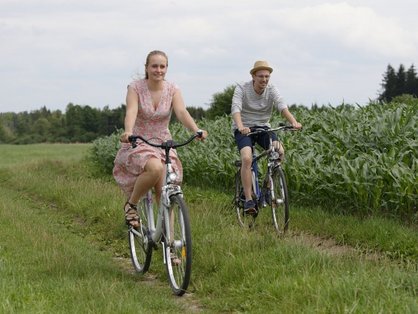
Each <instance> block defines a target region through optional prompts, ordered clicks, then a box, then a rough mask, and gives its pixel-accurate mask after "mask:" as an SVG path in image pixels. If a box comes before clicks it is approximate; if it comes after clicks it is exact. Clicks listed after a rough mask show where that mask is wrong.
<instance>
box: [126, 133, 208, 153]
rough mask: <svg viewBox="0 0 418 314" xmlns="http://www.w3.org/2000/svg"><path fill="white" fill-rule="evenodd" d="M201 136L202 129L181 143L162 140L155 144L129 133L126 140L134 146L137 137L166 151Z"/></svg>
mask: <svg viewBox="0 0 418 314" xmlns="http://www.w3.org/2000/svg"><path fill="white" fill-rule="evenodd" d="M202 136H203V131H201V130H199V131H197V132H196V133H195V134H193V135H192V136H191V137H190V138H189V139H188V140H186V141H185V142H183V143H177V142H175V141H174V140H167V141H164V142H162V143H160V144H156V143H152V142H150V141H149V139H145V138H143V137H142V136H141V135H130V136H129V137H128V140H129V142H130V143H131V145H132V148H135V147H136V146H137V145H138V144H137V142H136V141H137V140H138V139H139V140H142V141H144V142H145V143H147V144H148V145H151V146H153V147H159V148H163V149H164V150H166V151H167V150H170V149H171V148H177V147H181V146H184V145H187V144H189V143H190V142H191V141H193V140H194V139H195V138H197V137H199V138H201V137H202Z"/></svg>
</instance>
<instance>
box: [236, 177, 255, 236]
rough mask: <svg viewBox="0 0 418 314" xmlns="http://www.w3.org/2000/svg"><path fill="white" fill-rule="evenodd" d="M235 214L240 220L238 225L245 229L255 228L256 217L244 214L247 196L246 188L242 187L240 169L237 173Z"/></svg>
mask: <svg viewBox="0 0 418 314" xmlns="http://www.w3.org/2000/svg"><path fill="white" fill-rule="evenodd" d="M234 203H235V212H236V215H237V218H238V223H239V224H240V225H241V227H244V228H252V227H253V226H254V221H255V217H256V216H255V215H246V214H244V203H245V195H244V188H243V187H242V182H241V171H240V169H238V171H237V173H236V174H235V198H234Z"/></svg>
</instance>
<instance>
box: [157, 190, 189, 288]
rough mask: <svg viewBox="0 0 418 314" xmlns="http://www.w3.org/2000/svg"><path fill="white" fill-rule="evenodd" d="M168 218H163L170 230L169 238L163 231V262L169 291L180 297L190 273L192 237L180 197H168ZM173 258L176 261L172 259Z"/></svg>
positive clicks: (185, 208)
mask: <svg viewBox="0 0 418 314" xmlns="http://www.w3.org/2000/svg"><path fill="white" fill-rule="evenodd" d="M170 215H171V216H170ZM169 216H170V217H164V220H165V221H166V222H167V219H169V220H170V221H171V223H170V224H169V225H170V226H171V229H172V232H171V236H170V237H168V236H167V230H164V231H165V236H164V238H163V241H164V243H163V244H164V245H163V249H164V261H165V265H166V269H167V275H168V281H169V283H170V286H171V289H172V291H173V293H174V294H175V295H177V296H181V295H183V294H184V293H185V292H186V291H187V288H188V286H189V283H190V278H191V272H192V235H191V229H190V219H189V211H188V209H187V206H186V203H185V202H184V199H183V197H182V196H181V195H179V194H176V195H173V196H171V197H170V209H169ZM170 218H171V219H170ZM164 226H167V224H164ZM169 238H170V240H169ZM173 256H174V257H175V258H176V260H175V259H172V257H173ZM178 261H179V262H178Z"/></svg>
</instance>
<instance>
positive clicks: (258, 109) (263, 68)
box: [231, 61, 302, 214]
mask: <svg viewBox="0 0 418 314" xmlns="http://www.w3.org/2000/svg"><path fill="white" fill-rule="evenodd" d="M272 72H273V69H272V68H271V67H270V66H269V65H268V63H267V62H266V61H256V62H255V63H254V67H253V68H252V69H251V70H250V74H251V76H252V80H251V81H248V82H245V83H242V84H238V85H237V87H236V88H235V91H234V96H233V98H232V106H231V115H232V119H233V122H232V129H233V132H234V136H235V141H236V143H237V146H238V150H239V152H240V156H241V162H242V166H241V181H242V186H243V188H244V194H245V203H244V212H245V213H247V214H255V213H256V204H255V202H254V200H253V199H252V188H251V186H252V183H251V162H252V148H253V141H255V142H256V143H258V144H259V145H260V146H261V147H263V148H264V149H268V145H269V135H268V134H263V135H257V136H256V138H251V136H247V135H246V134H247V133H249V132H250V128H251V127H254V126H259V127H262V126H270V124H269V121H270V118H271V114H272V111H273V107H274V106H276V108H277V110H279V112H280V113H281V115H282V116H283V117H284V118H285V119H286V120H287V121H289V123H290V124H291V125H292V126H293V127H294V128H296V129H301V128H302V125H301V124H300V123H299V122H297V121H296V119H295V117H294V116H293V115H292V114H291V113H290V111H289V109H288V108H287V106H286V105H285V104H283V102H282V100H281V96H280V94H279V92H278V90H277V88H276V87H275V86H274V85H272V84H269V79H270V75H271V73H272ZM272 137H273V144H274V145H275V147H276V148H278V149H279V152H280V154H281V155H283V153H284V149H283V146H282V145H281V144H280V142H279V141H278V139H277V136H276V134H274V133H273V134H272Z"/></svg>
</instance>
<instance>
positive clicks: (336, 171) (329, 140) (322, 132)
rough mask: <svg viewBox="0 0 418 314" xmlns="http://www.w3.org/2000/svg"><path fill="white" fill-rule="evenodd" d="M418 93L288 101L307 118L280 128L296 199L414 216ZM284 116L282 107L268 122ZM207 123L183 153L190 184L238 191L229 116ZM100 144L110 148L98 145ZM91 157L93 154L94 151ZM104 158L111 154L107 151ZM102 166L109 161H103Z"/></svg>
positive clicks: (178, 131)
mask: <svg viewBox="0 0 418 314" xmlns="http://www.w3.org/2000/svg"><path fill="white" fill-rule="evenodd" d="M417 108H418V99H416V98H412V97H405V96H403V97H399V98H397V99H395V100H394V101H392V102H391V103H388V104H381V103H370V104H369V105H367V106H352V105H346V104H342V105H340V106H338V107H335V108H334V107H313V108H305V107H296V106H293V107H292V108H291V111H292V113H293V114H294V115H295V116H296V117H297V119H298V121H300V122H301V123H302V124H303V130H302V131H300V132H286V133H280V134H278V136H279V138H280V139H281V140H282V141H283V143H284V146H285V150H286V158H285V162H284V163H283V166H284V169H285V171H286V174H287V181H288V185H289V191H290V196H291V201H292V202H294V203H295V202H298V203H301V204H305V205H319V206H322V207H325V208H328V209H329V210H331V211H336V212H345V213H348V212H349V213H353V212H355V213H360V214H365V215H368V214H384V215H390V216H393V217H398V218H402V219H407V220H409V221H412V222H416V221H417V219H418V213H417V203H418V202H417V200H418V198H417V187H418V179H417V170H418V169H417V168H418V167H417V165H418V144H417V119H418V114H417V111H418V110H417ZM279 122H283V119H282V118H281V117H280V116H279V115H278V114H277V115H274V116H273V117H272V120H271V124H272V125H273V126H274V125H277V124H278V123H279ZM199 126H200V127H201V128H203V129H206V130H208V132H209V137H208V139H207V140H206V141H205V142H204V144H202V143H201V142H196V143H194V144H193V145H189V146H187V147H184V148H181V149H180V150H179V151H178V153H179V155H180V157H181V160H182V162H183V167H184V181H185V182H187V184H194V185H200V186H203V187H208V188H215V189H219V190H222V191H225V192H229V191H230V192H231V200H232V191H233V184H234V181H233V178H234V173H235V171H236V168H235V166H234V161H235V160H236V159H238V158H239V154H238V151H237V148H236V145H235V142H234V139H233V136H232V132H231V118H230V117H228V116H224V117H221V118H219V119H217V120H215V121H214V120H203V121H201V122H199ZM171 131H172V134H173V138H174V139H179V140H181V139H185V138H187V137H188V136H189V133H188V131H187V130H185V129H184V128H183V126H181V125H178V124H174V125H172V126H171ZM117 138H118V137H117V136H113V137H112V136H111V137H109V139H107V141H108V142H111V144H107V145H103V141H104V140H103V139H100V140H97V141H96V142H95V144H94V145H93V154H94V155H98V156H103V155H105V154H113V156H114V154H115V153H116V151H115V150H114V147H117V144H116V145H115V143H117ZM101 146H103V147H104V148H105V149H106V150H107V151H106V152H105V154H104V153H103V152H100V150H101V148H100V147H101ZM91 159H93V160H94V159H95V158H94V156H93V157H92V158H91ZM106 160H109V158H107V159H106ZM102 168H103V169H109V168H111V165H106V166H105V165H102Z"/></svg>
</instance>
